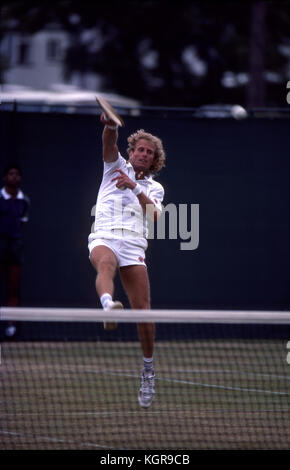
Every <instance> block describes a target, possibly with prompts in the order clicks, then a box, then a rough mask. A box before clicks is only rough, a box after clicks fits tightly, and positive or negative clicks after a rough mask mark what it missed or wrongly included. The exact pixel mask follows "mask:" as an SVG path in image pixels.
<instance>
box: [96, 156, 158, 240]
mask: <svg viewBox="0 0 290 470" xmlns="http://www.w3.org/2000/svg"><path fill="white" fill-rule="evenodd" d="M116 169H120V170H122V171H123V172H124V173H126V174H127V175H128V176H129V178H130V179H131V180H132V181H134V182H136V183H138V184H139V185H140V186H141V188H142V191H143V193H144V194H146V196H147V197H149V199H150V200H151V201H152V202H153V203H154V204H155V205H156V207H157V208H158V209H159V210H160V211H162V201H163V197H164V189H163V187H162V185H161V184H160V183H158V182H157V181H154V179H153V177H152V175H149V176H145V178H144V179H142V180H138V181H136V178H135V171H134V168H133V167H132V165H131V163H129V162H127V161H126V160H125V159H124V158H123V157H122V156H121V154H120V153H119V154H118V159H117V160H116V161H114V162H111V163H106V162H104V173H103V179H102V183H101V186H100V189H99V193H98V197H97V203H96V210H95V223H94V232H93V233H91V234H90V236H89V241H92V240H94V239H95V238H121V237H124V236H125V235H124V233H125V234H126V237H127V236H128V232H132V236H133V237H138V238H147V236H148V224H147V220H146V216H145V214H143V210H142V207H141V205H140V203H139V201H138V198H137V196H135V194H134V193H133V192H132V190H131V189H128V188H127V189H124V190H122V189H119V188H117V187H116V181H113V182H112V181H111V180H112V178H114V177H116V176H118V175H119V173H118V172H115V173H114V170H116ZM124 230H125V231H126V232H124Z"/></svg>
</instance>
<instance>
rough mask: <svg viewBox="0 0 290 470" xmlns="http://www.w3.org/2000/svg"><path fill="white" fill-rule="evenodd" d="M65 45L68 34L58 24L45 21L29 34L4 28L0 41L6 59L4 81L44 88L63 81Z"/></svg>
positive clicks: (0, 48) (67, 43)
mask: <svg viewBox="0 0 290 470" xmlns="http://www.w3.org/2000/svg"><path fill="white" fill-rule="evenodd" d="M68 45H69V34H68V33H67V32H66V31H63V30H62V29H61V28H60V27H59V25H58V24H56V23H55V24H54V23H51V24H48V25H47V26H46V27H45V29H43V30H41V31H38V32H36V33H35V34H32V35H23V34H20V33H19V32H16V31H10V32H7V33H6V34H5V35H4V37H3V40H2V42H1V45H0V50H1V54H2V55H3V56H4V57H5V58H6V60H8V65H9V69H8V70H7V71H6V72H5V75H4V79H5V83H8V84H17V85H22V86H29V87H32V88H36V89H48V88H49V87H50V86H51V84H55V83H63V82H64V78H63V64H62V62H63V59H64V55H65V51H66V49H67V47H68Z"/></svg>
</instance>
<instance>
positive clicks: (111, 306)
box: [104, 300, 124, 330]
mask: <svg viewBox="0 0 290 470" xmlns="http://www.w3.org/2000/svg"><path fill="white" fill-rule="evenodd" d="M123 308H124V307H123V304H122V302H119V300H109V301H108V302H107V304H106V307H105V308H104V310H105V311H106V312H108V311H110V310H122V309H123ZM117 326H118V323H116V322H107V321H105V322H104V329H105V330H115V329H116V328H117Z"/></svg>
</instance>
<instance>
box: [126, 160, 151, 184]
mask: <svg viewBox="0 0 290 470" xmlns="http://www.w3.org/2000/svg"><path fill="white" fill-rule="evenodd" d="M126 163H127V167H128V169H129V171H130V172H131V173H133V175H134V178H135V180H136V177H135V170H134V168H133V166H132V165H131V163H130V162H128V161H127V162H126ZM136 181H138V183H142V181H146V182H148V183H150V184H152V183H153V178H152V174H151V173H149V175H147V176H144V178H143V179H141V180H136Z"/></svg>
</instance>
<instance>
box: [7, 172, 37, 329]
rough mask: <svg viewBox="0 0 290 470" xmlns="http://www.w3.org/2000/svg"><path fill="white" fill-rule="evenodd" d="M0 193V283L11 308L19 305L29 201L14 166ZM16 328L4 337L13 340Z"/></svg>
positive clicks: (9, 327) (19, 175) (12, 327)
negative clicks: (24, 227) (3, 287)
mask: <svg viewBox="0 0 290 470" xmlns="http://www.w3.org/2000/svg"><path fill="white" fill-rule="evenodd" d="M3 180H4V187H3V188H2V189H1V191H0V280H1V281H2V282H3V281H4V282H5V287H6V289H5V297H6V298H5V300H4V303H5V304H6V305H7V306H8V307H17V306H18V305H19V302H20V280H21V267H22V263H23V233H22V232H23V230H22V229H23V225H24V224H25V223H26V222H27V221H28V210H29V205H30V202H29V199H28V197H27V196H26V195H25V194H23V192H22V191H21V189H20V185H21V170H20V168H19V167H18V166H15V165H11V166H9V167H8V168H6V169H5V171H4V176H3ZM15 333H16V326H15V324H13V323H9V324H8V326H7V328H6V330H5V335H6V336H7V337H13V336H14V335H15Z"/></svg>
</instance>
